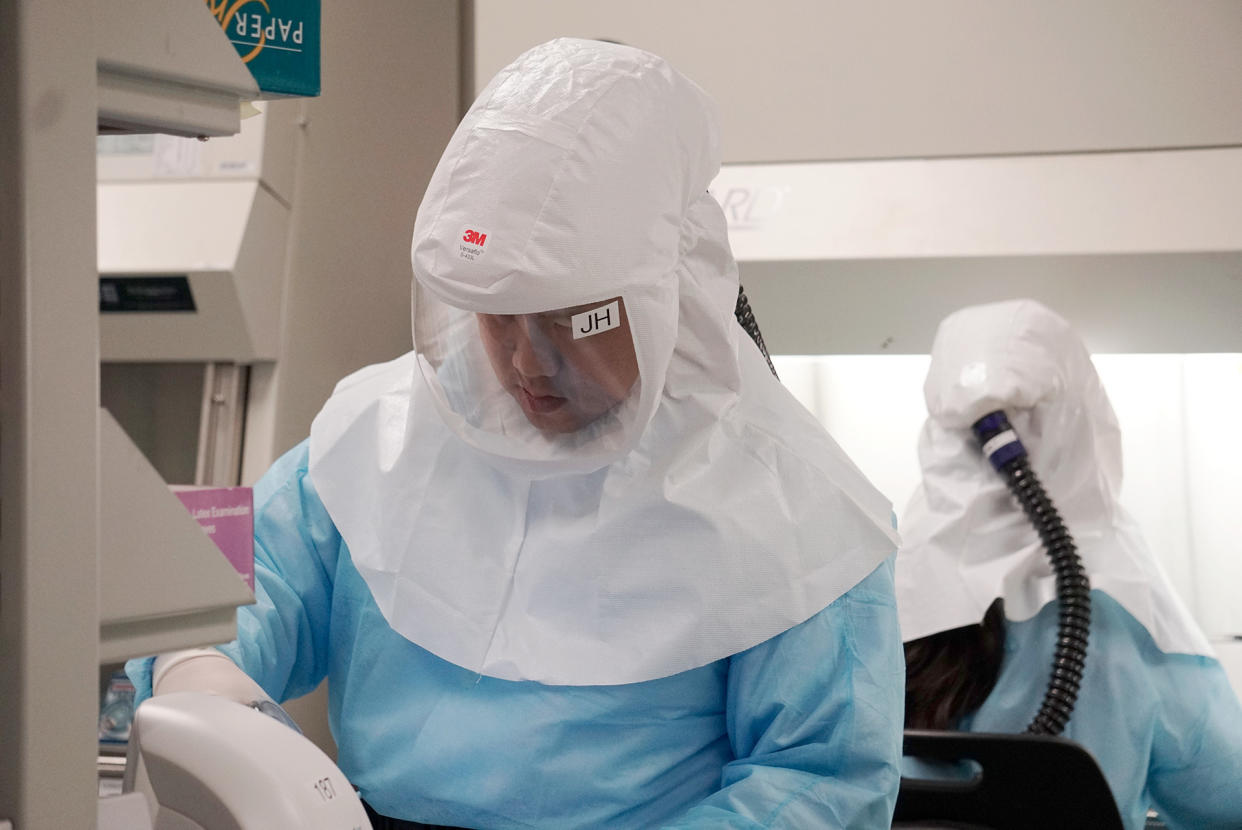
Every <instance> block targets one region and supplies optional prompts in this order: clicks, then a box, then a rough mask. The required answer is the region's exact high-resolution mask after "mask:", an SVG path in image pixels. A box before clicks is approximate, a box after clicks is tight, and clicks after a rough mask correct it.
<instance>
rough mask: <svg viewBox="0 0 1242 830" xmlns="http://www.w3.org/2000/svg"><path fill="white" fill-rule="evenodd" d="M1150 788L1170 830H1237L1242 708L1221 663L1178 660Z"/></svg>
mask: <svg viewBox="0 0 1242 830" xmlns="http://www.w3.org/2000/svg"><path fill="white" fill-rule="evenodd" d="M1176 658H1177V660H1176V666H1175V668H1173V669H1171V670H1170V671H1168V672H1166V673H1165V674H1166V675H1167V679H1168V686H1169V688H1168V689H1166V690H1164V698H1163V703H1162V707H1161V716H1160V718H1159V719H1158V720H1157V722H1156V724H1155V734H1154V736H1153V741H1152V759H1151V766H1150V768H1149V770H1148V775H1147V786H1148V790H1149V792H1150V793H1151V797H1152V801H1153V803H1154V805H1155V808H1156V812H1157V813H1159V814H1160V818H1161V820H1162V821H1163V822H1164V823H1165V826H1167V827H1168V828H1169V830H1182V829H1183V828H1186V829H1187V830H1189V828H1195V829H1196V830H1208V829H1209V828H1226V827H1231V828H1237V827H1242V705H1240V704H1239V703H1238V698H1237V696H1236V695H1235V694H1234V692H1233V689H1232V688H1231V687H1230V685H1229V679H1228V677H1226V675H1225V671H1224V669H1223V668H1221V665H1220V663H1218V662H1217V661H1215V660H1212V659H1210V658H1206V657H1190V656H1187V655H1176Z"/></svg>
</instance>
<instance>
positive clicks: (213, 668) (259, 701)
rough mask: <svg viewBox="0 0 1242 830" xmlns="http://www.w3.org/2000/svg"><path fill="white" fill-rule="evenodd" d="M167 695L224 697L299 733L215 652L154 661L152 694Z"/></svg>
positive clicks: (166, 656) (163, 656) (186, 653)
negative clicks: (195, 694) (201, 694)
mask: <svg viewBox="0 0 1242 830" xmlns="http://www.w3.org/2000/svg"><path fill="white" fill-rule="evenodd" d="M169 692H206V693H208V694H214V695H220V696H221V697H227V698H229V699H231V700H236V701H237V702H238V703H241V704H243V705H245V706H249V707H251V708H252V709H258V710H259V711H260V712H262V713H263V714H265V715H268V716H270V717H272V718H275V719H276V720H278V721H280V722H281V723H283V724H285V725H286V726H288V727H289V728H290V729H293V730H294V731H296V732H299V733H300V732H301V731H302V730H301V729H299V728H298V725H297V723H296V722H294V720H293V718H291V717H289V713H288V712H286V711H285V710H284V709H283V708H281V706H280V704H278V703H277V702H276V701H274V700H272V699H271V698H270V697H268V695H267V692H265V691H263V688H262V687H261V686H260V685H259V684H258V683H255V682H254V680H252V679H251V678H250V675H248V674H246V673H245V672H244V671H242V670H241V669H240V668H238V667H237V664H236V663H234V662H233V661H232V660H230V659H229V658H228V657H226V656H224V655H223V654H221V653H220V652H218V651H216V650H215V649H214V648H196V649H189V650H187V651H174V652H170V653H168V654H161V655H160V656H159V657H157V658H156V659H155V666H154V668H153V669H152V673H151V694H152V695H160V694H168V693H169Z"/></svg>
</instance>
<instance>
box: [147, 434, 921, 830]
mask: <svg viewBox="0 0 1242 830" xmlns="http://www.w3.org/2000/svg"><path fill="white" fill-rule="evenodd" d="M306 465H307V448H306V444H305V443H303V444H302V445H299V446H298V447H296V448H294V449H293V450H291V451H290V452H289V453H287V454H286V455H285V456H284V457H283V458H281V459H280V460H279V461H277V462H276V464H275V465H273V467H272V469H271V470H270V471H269V472H268V473H267V475H266V476H265V477H264V478H263V480H262V481H260V482H259V484H258V485H257V486H256V488H255V540H256V548H255V560H256V561H255V577H256V580H255V581H256V588H255V600H256V604H255V605H253V606H249V607H245V608H242V609H239V611H238V640H237V641H235V642H233V643H231V644H229V645H227V646H224V647H223V650H224V651H225V652H226V653H228V654H229V656H231V657H232V658H233V659H234V660H235V661H236V662H237V663H238V664H239V665H240V666H241V667H242V668H243V669H245V671H246V672H247V673H248V674H249V675H250V676H252V677H253V678H254V679H255V680H256V681H258V683H259V684H260V685H261V686H262V687H263V689H264V690H265V691H266V692H267V693H268V694H269V695H271V696H272V697H273V698H275V699H276V700H278V701H283V700H286V699H289V698H292V697H297V696H300V695H302V694H305V693H307V692H309V691H311V690H312V689H314V688H315V687H316V686H317V685H318V684H319V682H320V681H321V680H322V679H323V678H324V677H325V676H326V677H328V678H329V686H328V690H329V721H330V724H331V726H332V732H333V735H334V737H335V738H336V742H337V745H338V748H339V755H338V759H337V762H338V764H339V766H340V767H341V769H342V771H343V772H344V773H345V775H346V776H348V778H349V779H350V781H351V782H352V783H353V784H354V785H355V786H356V787H358V788H359V790H360V792H361V794H362V797H363V798H364V799H366V800H367V801H368V802H369V803H370V804H371V805H372V806H373V807H374V808H375V809H376V810H378V811H379V812H381V813H384V814H386V815H390V816H394V817H398V818H405V819H411V820H417V821H424V822H429V823H440V824H448V825H457V826H463V827H474V828H489V829H490V828H496V830H501V828H541V830H555V828H654V827H676V828H700V827H702V828H706V827H711V828H767V827H772V828H776V827H780V828H794V829H796V830H808V828H833V827H887V826H888V822H889V820H890V817H891V815H892V810H893V806H894V803H895V800H896V791H897V784H898V778H899V760H900V755H901V724H902V721H903V705H904V699H903V693H902V690H903V688H904V677H905V670H904V661H903V656H902V651H901V637H900V634H899V630H898V626H897V615H896V604H895V599H894V592H893V564H892V560H891V559H890V560H888V561H886V562H885V563H883V564H881V565H880V566H879V567H878V568H876V570H875V571H873V572H872V573H871V574H870V575H869V576H868V577H867V578H866V579H864V580H863V581H862V582H860V583H859V584H858V585H856V586H855V587H854V588H853V589H851V590H850V591H849V592H847V593H846V594H844V595H843V596H841V597H840V598H839V599H837V600H836V601H835V602H833V603H832V604H831V605H829V606H828V607H827V608H825V609H824V610H823V611H821V612H820V613H818V614H817V615H815V616H814V617H812V618H810V619H809V620H807V621H806V622H804V623H802V624H801V625H799V626H796V627H794V628H792V629H790V630H788V631H786V632H785V633H783V634H780V635H778V636H776V637H774V638H772V639H770V640H768V641H766V642H764V643H761V644H759V645H757V646H755V647H754V648H751V649H749V650H747V651H744V652H741V653H739V654H735V655H733V656H732V657H730V658H728V659H724V660H719V661H716V662H714V663H710V664H708V665H706V666H702V667H701V668H697V669H692V670H690V671H685V672H682V673H679V674H675V675H672V676H669V677H664V678H660V679H657V680H650V681H646V682H642V683H633V684H627V685H619V686H547V685H541V684H539V683H535V682H529V681H524V682H513V681H504V680H497V679H494V678H489V677H482V676H480V675H478V674H475V673H473V672H470V671H466V670H464V669H462V668H460V667H458V666H455V665H453V664H451V663H448V662H445V661H444V660H441V659H440V658H438V657H436V656H435V655H433V654H431V653H430V652H428V651H426V650H424V649H422V648H420V647H419V646H417V645H415V644H413V643H411V642H410V641H408V640H406V639H405V638H404V637H402V636H401V635H399V634H397V633H396V632H394V631H393V630H392V629H391V628H390V627H389V625H388V623H387V622H386V621H385V620H384V617H383V616H382V615H381V613H380V611H379V609H378V608H377V607H376V605H375V603H374V601H373V600H372V598H371V594H370V592H369V590H368V589H367V587H366V585H365V583H364V582H363V581H362V578H361V577H360V576H359V574H358V572H357V571H356V570H355V568H354V566H353V563H352V562H351V559H350V556H349V551H348V549H347V548H346V546H345V544H344V542H343V541H342V539H341V537H340V535H339V534H338V533H337V530H336V528H335V527H334V525H333V523H332V520H331V519H330V518H329V517H328V514H327V512H326V511H325V509H324V507H323V505H322V503H321V502H320V501H319V498H318V497H317V495H316V493H315V489H314V487H313V485H312V483H311V481H310V479H309V478H308V477H307V474H306ZM129 668H130V670H131V674H132V675H133V676H134V677H135V682H136V683H137V684H138V685H139V687H140V688H142V687H145V689H149V687H150V676H149V672H150V664H149V661H147V662H145V663H144V662H140V661H133V662H131V664H130V667H129Z"/></svg>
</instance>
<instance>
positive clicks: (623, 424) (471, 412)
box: [414, 291, 641, 458]
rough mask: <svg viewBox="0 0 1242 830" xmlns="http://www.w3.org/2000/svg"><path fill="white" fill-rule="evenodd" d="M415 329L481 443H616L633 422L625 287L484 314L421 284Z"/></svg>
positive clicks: (537, 453) (429, 365)
mask: <svg viewBox="0 0 1242 830" xmlns="http://www.w3.org/2000/svg"><path fill="white" fill-rule="evenodd" d="M414 331H415V346H416V348H417V350H418V352H419V354H420V355H421V357H422V358H424V360H425V364H424V376H425V377H426V378H427V380H428V381H429V382H430V383H431V385H432V388H433V391H434V392H435V393H436V397H437V400H438V401H439V403H440V406H441V409H442V410H447V413H449V416H448V420H449V422H450V425H454V424H455V425H456V426H457V428H458V431H459V432H465V433H466V435H467V437H468V438H469V440H470V441H471V443H473V444H475V445H476V446H479V447H480V448H482V449H485V450H489V451H492V452H495V453H497V454H500V455H506V456H511V457H519V458H547V457H549V456H550V455H551V456H557V455H560V454H562V452H564V451H571V452H582V451H587V452H590V453H595V452H608V451H610V450H614V449H616V448H617V447H619V446H621V444H622V443H624V442H625V440H626V436H627V435H628V434H629V433H630V432H631V431H632V428H633V426H634V421H635V419H636V408H637V401H638V398H639V392H640V389H641V379H640V374H641V373H640V371H639V359H638V355H637V352H636V349H635V345H634V335H633V333H632V331H631V328H630V320H629V316H628V314H627V310H626V305H625V301H624V300H623V299H622V298H621V297H612V298H608V299H603V300H600V301H598V302H592V303H585V304H582V305H575V306H571V307H567V308H557V309H549V310H546V311H538V312H532V313H526V314H486V313H481V312H473V311H466V310H463V309H458V308H454V307H452V306H449V305H447V304H445V303H442V302H440V301H439V300H437V299H435V298H433V297H430V296H429V295H428V293H427V292H425V291H420V292H419V293H418V302H417V307H416V312H415V329H414ZM428 369H429V370H431V373H433V374H429V373H428Z"/></svg>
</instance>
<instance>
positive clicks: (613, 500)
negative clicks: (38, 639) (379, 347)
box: [130, 39, 903, 830]
mask: <svg viewBox="0 0 1242 830" xmlns="http://www.w3.org/2000/svg"><path fill="white" fill-rule="evenodd" d="M718 166H719V150H718V147H717V136H716V128H715V123H714V117H713V112H712V107H711V105H710V102H709V101H708V99H707V98H706V96H705V95H704V94H703V93H702V92H701V91H700V90H699V89H698V87H696V86H695V85H694V84H693V83H691V82H690V81H689V80H687V79H686V78H685V77H683V76H682V75H680V74H678V73H677V72H676V71H674V70H673V69H672V68H671V67H669V66H668V64H667V63H665V62H664V61H662V60H661V59H659V58H657V57H655V56H653V55H650V54H647V53H645V52H642V51H639V50H637V49H633V48H629V47H625V46H619V45H614V44H607V43H602V42H594V41H584V40H564V39H563V40H556V41H552V42H550V43H547V44H544V45H542V46H539V47H536V48H535V49H532V50H531V51H529V52H527V53H526V54H524V55H522V56H521V57H519V58H518V59H517V60H516V61H515V62H514V63H513V64H511V65H510V66H509V67H507V68H506V69H504V70H503V71H501V72H500V74H499V75H497V76H496V78H495V79H493V80H492V82H491V83H490V84H489V85H488V86H487V88H486V89H485V90H484V91H483V93H482V94H481V95H480V96H479V98H478V100H477V101H476V102H475V104H474V105H473V106H472V107H471V109H470V111H469V113H468V114H467V115H466V116H465V118H464V120H463V121H462V123H461V125H460V126H459V127H458V129H457V131H456V133H455V135H454V136H453V138H452V140H451V141H450V142H449V145H448V148H447V149H446V150H445V153H444V156H443V158H442V159H441V161H440V164H439V166H438V167H437V169H436V171H435V174H434V175H433V177H432V180H431V183H430V185H429V187H428V189H427V192H426V195H425V197H424V199H423V202H422V205H421V207H420V208H419V211H418V218H417V221H416V223H415V228H414V238H413V249H412V254H413V268H414V275H415V278H416V279H415V284H414V297H413V328H414V341H415V349H414V351H413V352H412V353H410V354H408V355H406V356H404V357H401V358H399V359H397V360H394V361H392V362H391V363H387V364H383V365H378V366H372V367H369V368H366V369H363V370H361V371H359V372H357V373H356V374H354V375H351V376H350V377H348V378H346V379H345V380H343V381H341V383H340V384H339V385H338V386H337V389H336V391H335V393H334V394H333V396H332V397H331V399H329V401H328V402H327V404H326V405H325V406H324V408H323V410H322V411H321V412H320V414H319V415H318V417H317V418H316V419H315V422H314V425H313V427H312V429H311V435H310V439H309V442H308V443H304V444H302V445H300V446H298V447H296V448H295V449H293V450H292V451H290V452H289V453H288V454H287V455H285V456H284V457H283V458H282V459H280V460H279V461H278V462H277V463H276V464H275V465H274V467H273V468H272V470H271V471H270V472H269V473H268V474H267V475H266V476H265V478H264V479H263V480H262V481H261V482H260V483H259V485H258V487H257V488H256V492H255V503H256V514H255V515H256V522H255V536H256V543H257V550H256V559H257V561H256V568H255V569H256V604H255V605H254V606H253V607H248V608H244V609H242V610H241V611H239V619H238V628H239V637H238V640H237V642H235V643H232V644H230V645H228V646H225V647H223V649H222V651H223V652H224V653H225V654H227V655H228V656H229V657H231V658H232V659H233V660H234V661H236V663H237V664H238V665H240V666H241V668H243V669H244V670H245V672H246V673H247V674H248V675H250V676H251V677H253V678H254V679H255V680H256V681H258V684H259V685H260V686H261V687H262V691H263V692H265V693H266V694H268V695H270V696H271V697H273V698H275V699H277V700H284V699H286V698H290V697H293V696H296V695H300V694H303V693H305V692H307V691H309V690H311V689H313V688H314V687H315V686H316V684H317V683H319V682H320V680H321V679H322V678H323V677H325V676H327V677H328V679H329V698H330V719H331V724H332V728H333V733H334V735H335V737H336V741H337V744H338V746H339V758H338V763H339V766H340V767H341V769H342V770H343V771H344V772H345V774H346V775H347V776H348V777H349V778H350V780H351V781H352V782H353V783H354V785H355V786H357V787H358V788H359V789H360V792H361V795H362V797H363V799H364V800H365V801H366V802H367V803H368V804H369V805H370V808H371V809H372V811H373V813H372V815H373V819H374V821H375V823H376V827H415V826H423V825H420V824H417V823H416V822H430V823H435V824H440V825H449V826H458V827H471V828H496V829H497V830H503V829H504V828H533V827H538V828H653V827H675V828H692V827H723V826H733V827H743V826H744V827H769V828H796V830H807V828H827V827H882V826H887V824H888V822H889V820H890V817H891V815H892V810H893V805H894V802H895V798H896V791H897V786H898V779H899V770H898V763H899V759H900V753H901V721H902V714H901V713H902V694H901V689H902V678H903V666H902V656H901V640H900V636H899V631H898V628H897V616H896V607H895V597H894V593H893V585H892V557H893V555H894V552H895V548H896V535H895V533H894V531H893V529H892V523H891V515H892V514H891V508H890V505H889V504H888V502H887V501H886V500H885V499H884V498H883V497H882V496H881V495H880V494H879V493H878V492H877V491H876V490H875V489H873V488H872V486H871V485H870V484H869V483H868V482H867V480H866V479H865V478H864V477H863V475H862V474H861V473H860V472H859V471H858V470H857V469H856V468H855V467H854V465H853V464H851V463H850V461H849V459H848V458H847V457H846V456H845V455H844V454H843V453H842V451H841V450H840V449H839V448H838V447H837V445H836V444H835V443H834V442H833V441H832V439H831V438H830V437H829V436H828V435H827V434H826V433H825V432H824V431H823V429H822V428H821V427H820V426H819V424H818V423H817V422H816V421H815V420H814V419H813V418H812V416H811V415H809V414H808V413H807V412H806V411H805V410H804V409H802V408H801V407H800V406H799V405H798V404H797V403H796V402H795V401H794V399H793V398H792V397H791V396H790V395H789V394H788V393H787V392H786V391H785V389H784V388H783V387H782V386H781V385H780V383H779V382H778V381H777V380H776V378H775V377H773V375H772V374H771V372H770V371H769V369H768V366H767V365H766V363H765V361H764V356H763V354H761V352H760V351H759V349H758V348H756V346H755V344H754V343H752V342H751V340H750V339H748V338H747V337H746V336H745V333H744V332H743V331H742V329H741V327H740V326H739V325H738V323H737V322H736V321H735V319H734V316H733V309H734V304H735V301H736V299H737V297H738V290H739V289H738V276H737V268H736V265H735V263H734V261H733V259H732V255H731V254H730V251H729V246H728V239H727V236H726V229H725V222H724V217H723V214H722V212H721V209H720V207H719V206H718V205H717V204H716V202H714V201H713V200H712V198H711V197H710V196H709V195H708V193H707V187H708V184H709V183H710V181H711V180H712V177H713V176H714V175H715V173H716V171H717V169H718ZM130 669H131V672H132V674H133V675H134V676H135V677H136V678H138V684H139V686H140V687H144V686H145V682H144V681H145V680H146V673H147V672H148V671H149V670H150V666H149V663H148V662H145V661H144V662H137V663H133V664H131V666H130ZM155 674H156V686H157V689H156V691H157V692H158V693H162V692H164V691H166V690H168V689H178V688H187V687H190V688H201V687H202V686H203V685H209V686H215V687H216V688H218V689H220V690H222V691H224V692H225V693H229V694H234V695H237V696H240V697H247V696H253V695H255V694H258V693H259V692H258V690H255V689H253V688H250V689H248V690H245V689H238V688H236V686H235V685H232V684H233V683H234V682H235V681H236V682H238V683H240V684H241V685H242V686H246V685H247V684H248V681H247V680H246V679H244V678H239V677H238V676H237V672H236V670H235V669H232V663H230V662H229V661H228V660H226V659H224V658H223V657H221V656H219V654H218V653H216V652H211V653H208V654H206V655H204V654H202V653H191V654H188V655H186V654H182V655H174V656H169V657H164V658H161V660H160V661H158V663H157V665H156V670H155ZM225 675H231V677H232V680H226V679H223V678H224V676H225Z"/></svg>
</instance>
